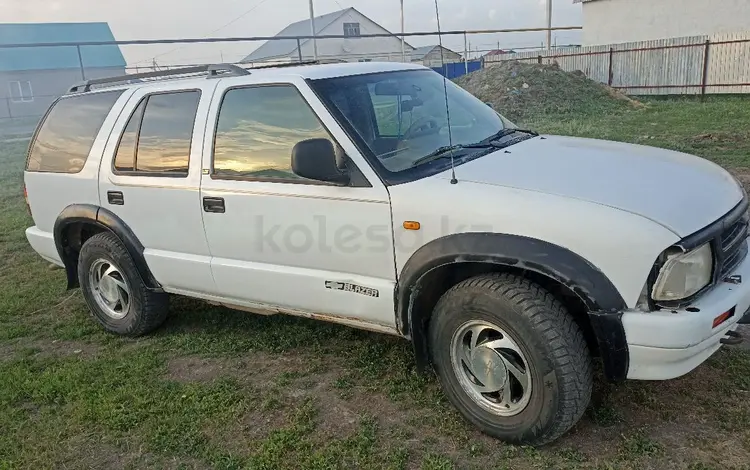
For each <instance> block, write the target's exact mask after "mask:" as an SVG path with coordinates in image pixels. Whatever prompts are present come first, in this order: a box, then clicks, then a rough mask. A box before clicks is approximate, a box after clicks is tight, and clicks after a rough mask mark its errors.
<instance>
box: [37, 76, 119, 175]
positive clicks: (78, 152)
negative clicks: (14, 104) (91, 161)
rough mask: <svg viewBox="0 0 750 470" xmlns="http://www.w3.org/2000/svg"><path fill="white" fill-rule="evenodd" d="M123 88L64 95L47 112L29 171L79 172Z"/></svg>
mask: <svg viewBox="0 0 750 470" xmlns="http://www.w3.org/2000/svg"><path fill="white" fill-rule="evenodd" d="M121 94H122V91H120V90H118V91H108V92H100V93H89V94H85V95H77V96H69V97H65V98H61V99H60V100H58V101H57V102H56V103H55V104H53V105H52V108H51V109H50V111H49V112H48V113H47V116H46V117H45V119H44V122H42V124H41V126H40V127H39V130H38V131H37V133H36V137H35V138H34V141H33V142H32V143H31V146H30V149H29V158H28V160H27V162H26V170H27V171H48V172H53V173H77V172H79V171H81V169H83V165H84V164H85V163H86V159H88V156H89V152H90V151H91V146H92V145H93V144H94V140H95V139H96V136H97V134H99V130H100V129H101V127H102V124H103V123H104V119H105V118H106V117H107V115H108V114H109V112H110V110H111V109H112V106H113V105H114V104H115V101H117V98H119V97H120V95H121Z"/></svg>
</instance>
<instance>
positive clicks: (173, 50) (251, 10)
mask: <svg viewBox="0 0 750 470" xmlns="http://www.w3.org/2000/svg"><path fill="white" fill-rule="evenodd" d="M267 1H268V0H260V1H259V2H258V3H256V4H255V5H253V6H252V7H250V9H249V10H247V11H245V12H244V13H242V14H240V15H239V16H237V17H236V18H234V19H233V20H232V21H230V22H229V23H227V24H225V25H224V26H221V27H219V28H216V29H214V30H213V31H210V32H208V33H206V34H204V35H203V37H204V38H205V37H207V36H210V35H212V34H214V33H217V32H219V31H221V30H222V29H224V28H226V27H227V26H231V25H233V24H234V23H236V22H238V21H239V20H241V19H242V18H244V17H246V16H247V15H249V14H250V13H252V12H253V11H254V10H255V9H256V8H258V7H260V6H261V5H263V4H264V3H266V2H267ZM183 47H185V45H184V44H183V45H182V46H178V47H175V48H174V49H171V50H169V51H167V52H162V53H161V54H156V55H155V56H153V57H152V58H151V60H152V61H153V60H154V59H156V58H157V57H161V56H163V55H167V54H171V53H172V52H175V51H178V50H180V49H182V48H183ZM148 60H149V59H145V60H141V61H138V62H136V64H139V63H141V62H146V61H148Z"/></svg>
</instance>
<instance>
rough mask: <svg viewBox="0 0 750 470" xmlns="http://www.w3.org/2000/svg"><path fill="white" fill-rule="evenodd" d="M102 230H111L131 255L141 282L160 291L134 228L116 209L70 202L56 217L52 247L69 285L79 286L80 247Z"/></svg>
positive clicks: (71, 286)
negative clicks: (53, 244)
mask: <svg viewBox="0 0 750 470" xmlns="http://www.w3.org/2000/svg"><path fill="white" fill-rule="evenodd" d="M104 231H108V232H111V233H112V234H114V235H115V236H116V237H117V238H118V239H119V240H120V242H121V243H122V244H123V246H124V247H125V249H126V250H127V251H128V254H129V255H130V256H131V258H132V259H133V262H134V263H135V266H136V268H137V270H138V274H139V276H140V277H141V280H142V281H143V283H144V284H145V285H146V286H147V287H148V288H149V289H151V290H155V291H159V292H161V291H162V289H161V285H159V283H158V282H157V281H156V279H154V276H153V275H152V274H151V271H150V270H149V269H148V265H147V264H146V258H145V257H144V256H143V250H144V247H143V245H142V244H141V242H140V241H139V240H138V237H136V236H135V233H133V230H132V229H131V228H130V227H129V226H128V225H127V224H126V223H125V222H124V221H123V220H122V219H121V218H120V217H118V216H117V215H116V214H115V213H113V212H112V211H110V210H108V209H105V208H103V207H100V206H97V205H94V204H71V205H69V206H67V207H66V208H65V209H63V210H62V212H60V215H58V216H57V219H56V220H55V225H54V228H53V234H54V238H55V247H56V248H57V253H58V254H59V255H60V259H61V260H62V262H63V264H64V265H65V273H66V275H67V280H68V289H73V288H75V287H78V285H79V282H78V256H79V254H80V250H81V247H82V246H83V244H84V243H85V242H86V240H87V239H88V238H90V237H91V236H93V235H95V234H97V233H101V232H104Z"/></svg>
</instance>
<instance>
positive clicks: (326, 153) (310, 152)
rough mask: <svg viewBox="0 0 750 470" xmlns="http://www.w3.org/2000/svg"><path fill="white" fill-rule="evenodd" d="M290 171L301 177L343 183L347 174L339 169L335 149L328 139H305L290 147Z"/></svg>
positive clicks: (346, 180) (345, 181)
mask: <svg viewBox="0 0 750 470" xmlns="http://www.w3.org/2000/svg"><path fill="white" fill-rule="evenodd" d="M292 171H293V172H294V174H295V175H297V176H301V177H303V178H307V179H311V180H317V181H325V182H326V183H336V184H340V185H345V184H348V183H349V175H348V174H347V173H346V171H342V170H340V169H339V167H338V165H337V163H336V151H335V150H334V148H333V144H332V143H331V141H330V140H328V139H307V140H303V141H300V142H297V144H296V145H295V146H294V148H292Z"/></svg>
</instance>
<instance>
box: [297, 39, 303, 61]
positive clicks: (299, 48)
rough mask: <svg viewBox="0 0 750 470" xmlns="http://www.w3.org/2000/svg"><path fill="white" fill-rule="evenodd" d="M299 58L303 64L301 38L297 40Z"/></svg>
mask: <svg viewBox="0 0 750 470" xmlns="http://www.w3.org/2000/svg"><path fill="white" fill-rule="evenodd" d="M297 57H299V61H300V62H302V45H301V44H300V42H299V38H297Z"/></svg>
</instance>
